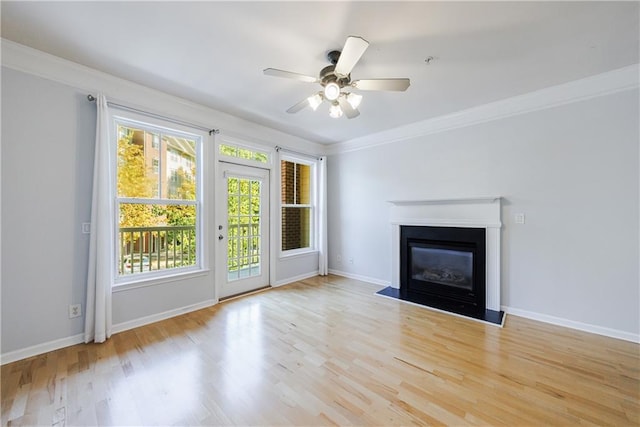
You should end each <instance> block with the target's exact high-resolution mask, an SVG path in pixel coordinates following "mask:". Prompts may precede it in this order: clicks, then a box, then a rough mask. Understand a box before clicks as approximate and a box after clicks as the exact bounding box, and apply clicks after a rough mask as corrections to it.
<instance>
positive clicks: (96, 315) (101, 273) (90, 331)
mask: <svg viewBox="0 0 640 427" xmlns="http://www.w3.org/2000/svg"><path fill="white" fill-rule="evenodd" d="M96 104H97V110H98V115H97V123H96V145H95V150H96V151H95V158H94V165H93V198H92V201H91V237H90V242H89V273H88V277H87V303H86V313H85V314H86V315H85V323H84V341H85V342H87V343H88V342H90V341H95V342H98V343H99V342H104V341H105V340H106V339H107V338H109V337H110V336H111V286H112V285H113V280H114V274H115V272H114V265H115V264H114V242H113V238H114V236H115V226H114V214H115V212H114V201H113V192H112V190H113V188H112V187H113V185H114V182H115V179H114V171H113V168H114V165H115V162H114V161H113V160H112V156H113V155H114V154H113V153H112V150H111V148H110V141H109V111H108V107H107V100H106V98H105V97H104V95H102V94H99V95H98V98H97V100H96Z"/></svg>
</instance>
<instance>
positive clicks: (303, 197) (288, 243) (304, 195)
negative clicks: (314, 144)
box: [280, 159, 315, 253]
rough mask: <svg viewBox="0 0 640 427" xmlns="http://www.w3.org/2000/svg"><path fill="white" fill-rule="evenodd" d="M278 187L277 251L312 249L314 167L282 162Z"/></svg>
mask: <svg viewBox="0 0 640 427" xmlns="http://www.w3.org/2000/svg"><path fill="white" fill-rule="evenodd" d="M280 183H281V200H280V201H281V222H280V224H281V234H280V236H281V250H282V252H287V251H291V252H290V253H297V252H304V251H306V250H311V249H313V246H314V242H313V240H314V229H315V226H314V224H315V194H314V193H315V192H314V185H315V164H313V163H306V162H302V161H300V160H294V159H283V160H282V161H281V162H280Z"/></svg>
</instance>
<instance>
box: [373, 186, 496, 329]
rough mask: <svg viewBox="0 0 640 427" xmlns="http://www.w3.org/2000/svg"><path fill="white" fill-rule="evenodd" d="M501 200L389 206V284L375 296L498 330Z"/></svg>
mask: <svg viewBox="0 0 640 427" xmlns="http://www.w3.org/2000/svg"><path fill="white" fill-rule="evenodd" d="M501 200H502V198H501V197H499V196H495V197H494V196H480V197H467V198H451V199H419V200H391V201H389V203H390V204H391V210H390V212H389V213H390V218H389V219H390V222H391V254H392V255H391V283H390V284H389V285H390V286H388V287H386V288H384V289H382V290H380V291H378V292H377V294H378V295H381V296H385V297H388V298H394V299H398V300H401V301H406V302H410V303H412V304H419V305H423V306H428V307H433V308H436V309H439V310H445V311H447V312H450V313H454V314H456V315H462V316H465V317H469V318H473V319H477V320H480V321H483V322H486V323H489V324H494V325H498V326H502V322H503V321H504V312H503V311H501V306H500V269H501V268H500V258H501V257H500V240H501V238H500V228H501V227H502V223H501V221H500V211H501ZM401 258H402V261H401Z"/></svg>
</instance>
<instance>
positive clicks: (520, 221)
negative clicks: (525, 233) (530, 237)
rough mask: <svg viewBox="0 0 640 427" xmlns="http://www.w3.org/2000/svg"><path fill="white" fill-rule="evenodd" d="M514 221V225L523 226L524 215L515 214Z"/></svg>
mask: <svg viewBox="0 0 640 427" xmlns="http://www.w3.org/2000/svg"><path fill="white" fill-rule="evenodd" d="M514 220H515V222H516V224H524V214H523V213H517V214H515V215H514Z"/></svg>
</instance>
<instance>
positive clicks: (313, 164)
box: [278, 153, 319, 258]
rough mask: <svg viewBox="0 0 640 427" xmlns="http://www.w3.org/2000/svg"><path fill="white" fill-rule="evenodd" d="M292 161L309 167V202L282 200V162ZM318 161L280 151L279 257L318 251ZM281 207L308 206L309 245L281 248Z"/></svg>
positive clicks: (282, 234)
mask: <svg viewBox="0 0 640 427" xmlns="http://www.w3.org/2000/svg"><path fill="white" fill-rule="evenodd" d="M283 161H286V162H292V163H296V164H301V165H306V166H309V167H310V168H311V171H310V173H309V178H310V181H311V182H310V183H309V200H310V202H311V203H309V204H289V203H283V202H282V162H283ZM318 163H319V161H318V160H317V159H311V158H305V157H301V156H296V155H294V154H289V153H280V158H279V159H278V184H279V185H278V205H279V209H278V255H279V257H280V258H289V257H295V256H299V255H306V254H312V253H317V252H318V247H317V245H318V166H319V165H318ZM283 208H309V209H310V210H311V214H310V216H311V218H309V224H310V230H309V246H308V247H305V248H297V249H288V250H283V249H282V238H283V236H284V233H283V228H282V209H283Z"/></svg>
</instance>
